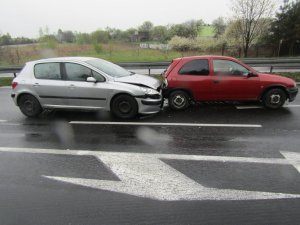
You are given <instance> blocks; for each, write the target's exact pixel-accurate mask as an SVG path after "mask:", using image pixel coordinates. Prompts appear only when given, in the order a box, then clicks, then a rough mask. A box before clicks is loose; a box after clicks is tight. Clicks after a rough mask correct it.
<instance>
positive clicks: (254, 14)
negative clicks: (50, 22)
mask: <svg viewBox="0 0 300 225" xmlns="http://www.w3.org/2000/svg"><path fill="white" fill-rule="evenodd" d="M231 9H232V12H233V15H234V16H233V17H231V18H229V19H225V18H222V17H220V18H217V19H215V20H214V21H213V23H212V24H211V25H208V24H205V23H204V21H203V20H190V21H186V22H184V23H180V24H172V25H167V26H161V25H160V26H155V25H154V24H153V23H152V22H150V21H145V22H144V23H143V24H141V25H140V26H139V27H137V28H130V29H127V30H121V29H116V28H111V27H107V28H106V29H102V30H101V29H100V30H96V31H94V32H91V33H81V32H73V31H63V30H61V29H59V30H58V31H57V32H56V33H51V34H50V32H49V29H48V28H47V27H46V28H44V29H42V28H41V29H40V30H39V34H40V35H39V38H38V39H29V38H24V37H21V38H12V37H11V36H10V35H9V34H4V35H0V45H10V44H27V43H34V42H40V43H47V46H48V47H50V48H54V47H55V46H56V44H57V43H77V44H93V45H94V46H95V50H97V49H99V48H101V46H100V45H101V44H102V43H108V42H159V43H168V44H170V45H171V46H172V47H173V49H175V50H178V51H190V50H205V49H213V48H224V47H226V46H234V47H236V48H239V49H240V50H241V51H242V52H243V55H244V56H245V57H247V56H248V52H249V49H250V48H252V47H253V46H262V45H268V46H271V47H272V48H273V49H274V51H276V54H274V55H278V56H279V55H295V54H300V16H299V15H300V1H291V2H290V3H288V1H284V3H283V5H282V6H281V7H280V10H279V11H278V12H277V13H276V15H275V17H274V16H273V14H274V10H275V8H274V0H233V1H232V5H231ZM207 26H210V27H212V28H213V30H214V35H213V37H203V35H202V36H201V35H200V34H201V31H202V30H203V29H204V28H205V27H207ZM297 49H298V50H297Z"/></svg>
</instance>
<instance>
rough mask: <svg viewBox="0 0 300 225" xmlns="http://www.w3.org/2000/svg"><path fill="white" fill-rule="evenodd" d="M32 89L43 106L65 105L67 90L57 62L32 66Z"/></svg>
mask: <svg viewBox="0 0 300 225" xmlns="http://www.w3.org/2000/svg"><path fill="white" fill-rule="evenodd" d="M34 77H35V79H34V80H33V83H32V85H33V89H34V92H35V93H36V94H37V95H38V96H39V98H40V103H41V104H42V105H43V106H46V107H47V106H62V105H65V104H66V97H67V94H66V92H67V88H66V84H65V81H64V80H63V78H62V64H61V63H59V62H48V63H38V64H36V65H35V66H34Z"/></svg>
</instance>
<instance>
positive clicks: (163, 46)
mask: <svg viewBox="0 0 300 225" xmlns="http://www.w3.org/2000/svg"><path fill="white" fill-rule="evenodd" d="M140 48H144V49H147V48H149V49H159V50H171V49H172V48H171V46H170V45H168V44H148V43H141V44H140Z"/></svg>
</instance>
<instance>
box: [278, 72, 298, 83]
mask: <svg viewBox="0 0 300 225" xmlns="http://www.w3.org/2000/svg"><path fill="white" fill-rule="evenodd" d="M273 74H277V75H281V76H284V77H289V78H292V79H294V80H295V81H297V82H300V72H278V73H273Z"/></svg>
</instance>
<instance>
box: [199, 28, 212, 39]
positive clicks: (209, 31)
mask: <svg viewBox="0 0 300 225" xmlns="http://www.w3.org/2000/svg"><path fill="white" fill-rule="evenodd" d="M199 36H200V37H213V36H215V30H214V27H213V26H205V27H203V28H202V29H201V31H200V32H199Z"/></svg>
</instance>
